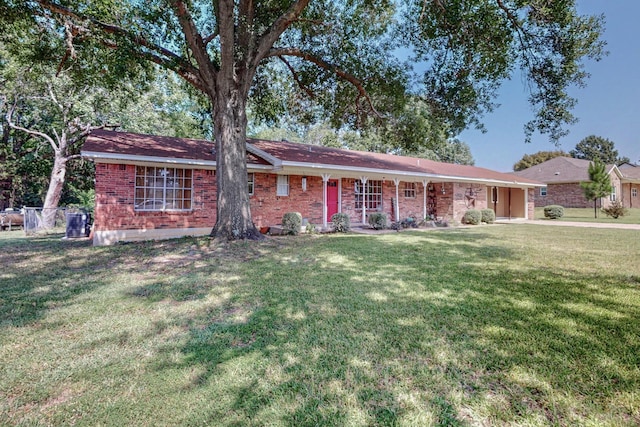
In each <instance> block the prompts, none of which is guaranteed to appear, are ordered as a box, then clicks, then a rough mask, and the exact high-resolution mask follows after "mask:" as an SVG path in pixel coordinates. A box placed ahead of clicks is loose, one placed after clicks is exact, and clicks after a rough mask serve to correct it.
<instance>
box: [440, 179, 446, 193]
mask: <svg viewBox="0 0 640 427" xmlns="http://www.w3.org/2000/svg"><path fill="white" fill-rule="evenodd" d="M441 191H442V194H446V191H445V190H444V182H443V183H442V190H441Z"/></svg>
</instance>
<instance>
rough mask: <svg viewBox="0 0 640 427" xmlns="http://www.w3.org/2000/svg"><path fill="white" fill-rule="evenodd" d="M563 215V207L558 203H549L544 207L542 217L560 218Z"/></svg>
mask: <svg viewBox="0 0 640 427" xmlns="http://www.w3.org/2000/svg"><path fill="white" fill-rule="evenodd" d="M563 216H564V208H563V207H562V206H560V205H549V206H545V207H544V217H545V218H549V219H557V218H562V217H563Z"/></svg>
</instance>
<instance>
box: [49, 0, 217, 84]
mask: <svg viewBox="0 0 640 427" xmlns="http://www.w3.org/2000/svg"><path fill="white" fill-rule="evenodd" d="M37 3H38V4H39V5H40V6H41V7H42V8H43V9H45V10H48V11H49V12H52V13H55V14H58V15H60V16H63V17H68V18H72V19H74V20H77V21H84V22H89V23H91V25H93V26H95V27H96V28H98V29H100V30H101V31H103V32H104V33H105V34H113V35H116V36H120V37H124V38H126V39H128V40H130V41H132V42H133V43H134V44H136V45H138V46H140V47H141V48H144V49H147V51H144V50H140V51H138V52H136V54H137V55H138V56H139V57H141V58H143V59H146V60H151V61H152V62H154V63H156V64H158V65H160V66H162V67H165V68H168V69H170V70H173V71H175V72H176V73H178V74H179V75H180V76H181V77H182V78H184V79H185V80H186V81H187V82H189V83H190V84H191V85H193V86H194V87H196V88H198V89H200V90H203V89H204V88H205V85H204V83H203V82H202V81H201V79H200V73H199V70H198V69H197V68H195V67H194V66H193V65H192V64H191V63H189V62H188V61H186V60H185V59H184V58H183V57H181V56H179V55H176V54H175V53H173V52H172V51H170V50H168V49H165V48H163V47H162V46H159V45H157V44H155V43H152V42H150V41H149V40H147V39H146V38H145V37H143V36H141V35H139V34H135V33H132V32H131V31H127V30H125V29H124V28H122V27H119V26H117V25H113V24H107V23H104V22H102V21H100V20H98V19H95V18H92V17H89V16H85V15H82V14H80V13H76V12H74V11H72V10H70V9H68V8H66V7H63V6H61V5H59V4H55V3H52V2H49V1H45V0H37ZM82 30H84V31H88V30H87V29H82V28H80V27H76V30H74V31H82ZM76 35H77V34H76ZM102 43H103V44H104V45H105V46H107V47H110V48H113V49H117V48H118V47H119V46H118V44H117V43H116V42H115V41H113V40H111V41H110V40H103V41H102ZM74 52H75V51H74ZM199 80H200V81H199Z"/></svg>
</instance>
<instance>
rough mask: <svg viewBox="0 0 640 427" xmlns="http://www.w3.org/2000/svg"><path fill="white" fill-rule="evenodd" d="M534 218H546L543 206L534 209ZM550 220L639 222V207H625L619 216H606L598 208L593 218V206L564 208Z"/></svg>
mask: <svg viewBox="0 0 640 427" xmlns="http://www.w3.org/2000/svg"><path fill="white" fill-rule="evenodd" d="M535 218H536V219H544V220H546V219H548V218H545V217H544V207H537V208H536V211H535ZM550 221H573V222H601V223H611V224H640V209H637V208H633V209H627V214H626V215H625V216H621V217H619V218H617V219H616V218H612V217H610V216H607V215H606V214H605V213H604V212H602V211H601V210H600V208H598V218H595V215H594V211H593V208H564V216H563V217H562V218H558V219H557V220H550Z"/></svg>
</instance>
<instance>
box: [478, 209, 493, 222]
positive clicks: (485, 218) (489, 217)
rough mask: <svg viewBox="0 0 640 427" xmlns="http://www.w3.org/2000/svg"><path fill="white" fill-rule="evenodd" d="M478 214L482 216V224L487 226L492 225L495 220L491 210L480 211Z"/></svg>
mask: <svg viewBox="0 0 640 427" xmlns="http://www.w3.org/2000/svg"><path fill="white" fill-rule="evenodd" d="M480 214H481V215H482V222H486V223H487V224H493V223H494V222H495V220H496V213H495V212H494V211H493V209H482V210H481V211H480Z"/></svg>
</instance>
